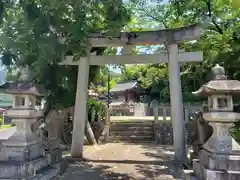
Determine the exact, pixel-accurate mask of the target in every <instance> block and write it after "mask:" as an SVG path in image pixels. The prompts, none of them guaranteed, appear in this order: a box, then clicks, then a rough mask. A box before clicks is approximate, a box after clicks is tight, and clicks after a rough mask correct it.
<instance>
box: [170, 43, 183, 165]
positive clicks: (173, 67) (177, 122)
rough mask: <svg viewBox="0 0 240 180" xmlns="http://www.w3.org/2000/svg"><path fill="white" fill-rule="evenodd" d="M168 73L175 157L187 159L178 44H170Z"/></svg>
mask: <svg viewBox="0 0 240 180" xmlns="http://www.w3.org/2000/svg"><path fill="white" fill-rule="evenodd" d="M168 55H169V60H168V73H169V86H170V94H171V97H170V99H171V120H172V126H173V131H174V132H173V143H174V148H175V158H176V159H177V160H182V161H185V160H186V145H185V127H184V115H183V101H182V88H181V77H180V65H179V61H178V58H179V55H178V45H177V44H170V45H168Z"/></svg>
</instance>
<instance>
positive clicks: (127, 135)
mask: <svg viewBox="0 0 240 180" xmlns="http://www.w3.org/2000/svg"><path fill="white" fill-rule="evenodd" d="M153 135H154V129H153V121H152V120H127V121H124V120H123V121H112V122H111V123H110V130H109V137H108V142H127V143H144V142H152V141H153Z"/></svg>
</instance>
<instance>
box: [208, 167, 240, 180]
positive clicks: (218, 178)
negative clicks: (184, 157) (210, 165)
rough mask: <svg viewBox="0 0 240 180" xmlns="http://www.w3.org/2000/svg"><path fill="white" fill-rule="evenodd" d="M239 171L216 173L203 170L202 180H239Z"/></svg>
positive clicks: (215, 171)
mask: <svg viewBox="0 0 240 180" xmlns="http://www.w3.org/2000/svg"><path fill="white" fill-rule="evenodd" d="M239 179H240V171H220V170H219V171H217V170H210V169H204V179H203V180H239Z"/></svg>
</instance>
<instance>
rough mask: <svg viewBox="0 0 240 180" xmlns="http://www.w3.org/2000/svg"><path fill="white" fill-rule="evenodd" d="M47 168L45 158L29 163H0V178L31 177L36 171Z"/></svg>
mask: <svg viewBox="0 0 240 180" xmlns="http://www.w3.org/2000/svg"><path fill="white" fill-rule="evenodd" d="M47 166H48V159H47V157H44V158H39V159H36V160H34V161H30V162H13V161H9V162H0V178H23V177H32V176H33V175H34V174H36V173H37V172H38V171H40V170H41V169H43V168H46V167H47Z"/></svg>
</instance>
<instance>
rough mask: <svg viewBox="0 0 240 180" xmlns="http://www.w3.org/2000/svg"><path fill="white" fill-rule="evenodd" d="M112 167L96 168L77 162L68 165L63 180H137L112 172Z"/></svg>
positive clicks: (100, 166)
mask: <svg viewBox="0 0 240 180" xmlns="http://www.w3.org/2000/svg"><path fill="white" fill-rule="evenodd" d="M110 168H111V166H105V165H98V166H94V165H91V164H88V163H86V162H75V163H71V164H69V165H68V169H67V170H66V172H65V173H64V175H63V176H62V177H61V180H81V179H83V180H109V179H111V180H119V179H123V180H125V179H126V180H128V179H129V180H131V179H132V180H135V179H134V178H132V177H131V176H130V175H127V174H124V173H123V174H121V173H116V172H112V171H110V170H109V169H110Z"/></svg>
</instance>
